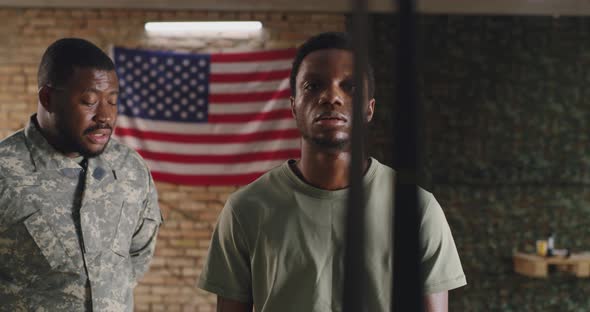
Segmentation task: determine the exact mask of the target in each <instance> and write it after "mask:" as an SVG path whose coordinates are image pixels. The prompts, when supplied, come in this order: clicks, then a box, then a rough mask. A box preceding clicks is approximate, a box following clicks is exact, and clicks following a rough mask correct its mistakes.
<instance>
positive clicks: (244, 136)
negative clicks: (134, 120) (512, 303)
mask: <svg viewBox="0 0 590 312" xmlns="http://www.w3.org/2000/svg"><path fill="white" fill-rule="evenodd" d="M116 134H117V135H118V136H120V137H124V136H132V137H137V138H140V139H143V140H153V141H164V142H177V143H208V144H227V143H247V142H254V141H271V140H280V139H293V138H298V137H299V131H298V130H297V129H283V130H270V131H260V132H255V133H241V134H177V133H164V132H157V131H145V130H139V129H133V128H121V127H117V130H116Z"/></svg>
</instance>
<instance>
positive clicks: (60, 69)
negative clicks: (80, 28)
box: [37, 38, 115, 87]
mask: <svg viewBox="0 0 590 312" xmlns="http://www.w3.org/2000/svg"><path fill="white" fill-rule="evenodd" d="M75 68H94V69H98V70H108V71H110V70H115V64H114V63H113V61H112V60H111V59H110V58H109V56H108V55H106V53H104V52H103V51H102V50H101V49H100V48H99V47H97V46H95V45H94V44H93V43H91V42H90V41H87V40H84V39H79V38H63V39H59V40H57V41H56V42H54V43H52V44H51V45H50V46H49V47H48V48H47V50H46V51H45V53H44V54H43V57H42V58H41V64H39V72H38V73H37V84H38V86H39V87H42V86H44V85H51V86H54V87H59V86H63V85H64V84H65V83H66V82H67V81H68V79H69V78H70V77H71V76H72V74H73V73H74V69H75Z"/></svg>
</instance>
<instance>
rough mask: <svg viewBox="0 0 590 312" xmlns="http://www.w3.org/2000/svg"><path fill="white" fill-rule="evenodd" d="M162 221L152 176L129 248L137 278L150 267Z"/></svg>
mask: <svg viewBox="0 0 590 312" xmlns="http://www.w3.org/2000/svg"><path fill="white" fill-rule="evenodd" d="M161 223H162V215H161V213H160V207H159V206H158V193H157V191H156V188H155V186H154V182H153V180H152V179H151V177H150V180H149V191H148V195H147V198H146V200H145V202H144V210H143V213H142V215H141V219H140V220H139V222H138V227H137V228H136V229H135V233H134V234H133V238H132V239H131V247H130V250H129V254H130V255H131V263H132V264H133V271H134V273H135V278H136V279H139V278H140V277H142V276H143V274H144V273H145V272H146V271H147V270H148V268H149V264H150V261H151V260H152V257H153V255H154V250H155V249H156V237H157V235H158V230H159V228H160V224H161Z"/></svg>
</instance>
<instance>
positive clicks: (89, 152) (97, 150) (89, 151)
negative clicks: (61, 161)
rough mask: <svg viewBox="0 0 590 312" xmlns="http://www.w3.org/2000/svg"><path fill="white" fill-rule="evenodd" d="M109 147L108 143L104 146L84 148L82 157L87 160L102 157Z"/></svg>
mask: <svg viewBox="0 0 590 312" xmlns="http://www.w3.org/2000/svg"><path fill="white" fill-rule="evenodd" d="M107 145H108V142H107V143H106V144H104V145H102V146H93V147H88V146H83V147H82V148H81V149H80V155H82V156H84V157H86V158H92V157H97V156H100V154H102V153H103V152H104V150H105V149H106V147H107Z"/></svg>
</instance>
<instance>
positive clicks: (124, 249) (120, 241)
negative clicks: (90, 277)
mask: <svg viewBox="0 0 590 312" xmlns="http://www.w3.org/2000/svg"><path fill="white" fill-rule="evenodd" d="M136 210H137V209H136V208H134V207H133V204H130V203H127V202H125V201H123V204H122V207H121V214H120V216H119V221H118V222H117V229H116V233H115V236H114V239H113V244H112V245H111V250H112V251H113V252H114V253H116V254H117V255H119V256H121V257H125V258H128V257H129V249H130V247H131V238H132V236H133V231H134V228H135V222H134V219H136V218H134V217H132V216H134V215H135V214H136V213H137V212H136Z"/></svg>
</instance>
